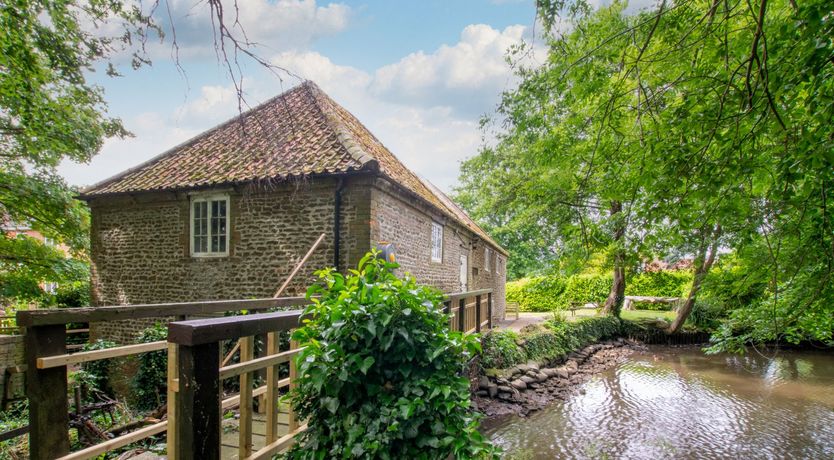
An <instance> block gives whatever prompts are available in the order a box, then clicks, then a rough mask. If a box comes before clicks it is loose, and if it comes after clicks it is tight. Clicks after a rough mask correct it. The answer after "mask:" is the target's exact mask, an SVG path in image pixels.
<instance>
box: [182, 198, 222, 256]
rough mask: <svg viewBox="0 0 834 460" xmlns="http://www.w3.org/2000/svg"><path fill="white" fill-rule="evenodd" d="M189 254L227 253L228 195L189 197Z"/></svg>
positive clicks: (209, 254) (211, 254) (213, 254)
mask: <svg viewBox="0 0 834 460" xmlns="http://www.w3.org/2000/svg"><path fill="white" fill-rule="evenodd" d="M190 227H191V255H192V256H196V257H210V256H225V255H228V254H229V196H228V195H206V196H199V195H198V196H195V197H192V199H191V225H190Z"/></svg>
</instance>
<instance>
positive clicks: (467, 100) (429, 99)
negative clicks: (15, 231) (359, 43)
mask: <svg viewBox="0 0 834 460" xmlns="http://www.w3.org/2000/svg"><path fill="white" fill-rule="evenodd" d="M259 1H260V0H259ZM296 3H299V2H296ZM305 3H309V2H305ZM525 32H526V30H525V28H524V27H522V26H512V27H508V28H506V29H504V30H497V29H493V28H491V27H489V26H485V25H472V26H468V27H466V28H465V29H464V30H463V32H462V33H461V36H460V41H459V42H457V43H455V44H452V45H444V46H441V47H440V48H438V49H437V50H434V51H432V52H429V53H426V52H416V53H412V54H410V55H408V56H406V57H404V58H403V59H401V60H400V61H398V62H396V63H393V64H391V65H387V66H384V67H382V68H379V69H377V70H375V71H373V72H366V71H364V70H361V69H357V68H355V67H352V66H349V65H342V64H337V63H335V62H333V61H332V60H331V59H330V58H328V57H327V56H324V55H322V54H320V53H317V52H314V51H305V50H292V51H283V52H279V53H277V54H276V55H275V56H274V58H273V59H272V62H273V63H275V64H278V65H281V66H284V67H286V68H288V69H290V70H292V71H293V72H295V73H297V74H299V75H300V76H302V77H304V78H308V79H310V80H313V81H315V82H316V83H317V84H318V85H319V86H320V87H321V88H322V89H323V90H324V91H325V92H326V93H328V94H329V95H330V96H331V97H333V98H334V99H335V100H336V101H337V102H339V103H340V104H342V105H344V106H345V107H346V108H347V109H348V110H350V111H351V112H352V113H354V114H355V115H356V116H357V118H359V120H361V121H362V122H363V123H364V124H365V125H366V126H367V127H368V129H370V131H371V132H373V133H374V134H375V135H376V136H377V137H378V138H379V139H380V140H381V141H382V142H383V143H384V144H385V145H386V146H387V147H388V148H389V149H390V150H391V151H392V152H394V154H395V155H397V157H398V158H400V160H402V161H403V162H404V163H405V164H406V166H408V167H410V168H411V169H413V170H414V171H415V172H417V173H418V174H420V175H422V176H424V177H426V178H428V179H429V180H431V181H432V182H434V183H435V184H436V185H438V186H439V187H440V188H442V189H444V190H450V189H451V188H452V186H453V185H454V184H455V182H456V180H457V175H458V163H459V162H460V161H461V160H463V159H465V158H467V157H469V156H472V155H474V154H475V153H477V150H478V148H479V147H480V145H481V132H480V129H479V127H478V119H479V117H480V115H482V114H483V113H485V112H488V111H491V110H493V108H494V107H495V104H496V103H497V102H498V99H499V97H500V93H501V91H502V90H504V89H508V87H509V85H512V84H514V83H513V77H512V71H511V69H510V67H509V65H508V64H507V63H506V62H505V60H504V56H505V53H506V50H507V48H509V47H510V46H512V45H515V44H517V43H518V42H519V40H520V39H521V38H522V37H523V36H524V34H525ZM274 82H275V80H274V79H270V80H269V81H266V80H252V81H245V82H244V83H245V86H246V87H247V88H248V91H249V93H248V94H249V95H251V96H252V97H249V98H248V100H247V102H249V103H250V104H252V105H254V104H255V103H257V102H258V101H259V100H264V99H266V98H267V97H271V96H273V95H275V94H276V93H278V92H280V91H281V90H283V89H286V88H281V87H280V86H279V85H276V84H275V83H274ZM236 98H237V96H236V93H235V91H234V89H233V88H232V87H231V86H222V85H221V86H217V85H206V86H203V87H201V88H200V95H199V97H197V98H196V99H194V100H193V101H189V102H187V103H184V104H182V105H181V106H179V107H178V108H176V110H174V111H172V113H171V114H170V115H164V114H161V113H155V114H143V115H140V116H139V117H136V118H134V119H128V120H127V121H128V123H127V126H128V128H129V129H131V130H133V131H134V132H135V133H136V136H137V137H136V138H135V139H130V140H124V141H108V142H107V144H106V145H105V147H104V149H103V152H102V153H101V154H100V155H99V156H97V157H96V158H95V160H94V161H93V164H92V165H90V166H85V167H78V166H74V165H64V166H62V169H63V172H64V173H65V176H67V177H68V178H69V179H70V181H71V182H73V183H84V184H89V183H92V182H95V181H98V180H100V179H102V178H104V177H107V176H110V175H112V174H114V173H117V172H119V171H120V170H123V169H125V168H127V167H129V166H132V165H135V164H137V163H140V162H142V161H145V160H147V159H148V158H151V157H153V156H154V155H157V154H158V153H160V152H162V151H164V150H166V149H167V148H170V147H171V146H173V145H175V144H177V143H179V142H182V141H184V140H186V139H187V138H189V137H190V136H192V135H196V134H197V133H199V132H201V131H203V130H205V129H208V128H210V127H211V126H213V125H216V124H217V123H219V122H221V121H223V120H224V119H226V118H228V117H230V116H233V115H235V113H236V111H237V99H236ZM93 171H97V172H98V174H99V175H100V177H96V173H94V172H93ZM104 171H107V173H106V174H104V173H103V172H104Z"/></svg>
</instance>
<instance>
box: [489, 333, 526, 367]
mask: <svg viewBox="0 0 834 460" xmlns="http://www.w3.org/2000/svg"><path fill="white" fill-rule="evenodd" d="M518 340H519V336H518V333H517V332H515V331H510V330H507V329H503V330H496V331H492V332H489V333H487V334H484V336H483V338H482V339H481V346H482V347H483V351H482V353H481V367H483V368H484V369H505V368H507V367H510V366H515V365H516V364H521V363H524V362H526V361H527V353H526V352H525V351H524V349H523V348H521V346H520V345H519V344H518Z"/></svg>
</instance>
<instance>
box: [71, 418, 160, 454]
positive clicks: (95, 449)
mask: <svg viewBox="0 0 834 460" xmlns="http://www.w3.org/2000/svg"><path fill="white" fill-rule="evenodd" d="M167 428H168V421H163V422H159V423H154V424H153V425H149V426H146V427H144V428H142V429H139V430H136V431H132V432H130V433H128V434H126V435H124V436H119V437H118V438H113V439H110V440H109V441H105V442H102V443H99V444H96V445H94V446H90V447H88V448H86V449H83V450H79V451H76V452H73V453H71V454H69V455H65V456H63V457H60V458H59V459H58V460H85V459H88V458H95V457H97V456H99V455H101V454H104V453H107V452H110V451H113V450H116V449H118V448H120V447H124V446H126V445H128V444H133V443H134V442H137V441H141V440H143V439H147V438H149V437H151V436H154V435H157V434H159V433H162V432H163V431H165V430H166V429H167ZM169 447H170V445H169ZM168 458H169V459H170V458H171V457H170V456H169V457H168Z"/></svg>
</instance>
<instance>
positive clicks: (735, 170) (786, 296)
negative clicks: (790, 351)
mask: <svg viewBox="0 0 834 460" xmlns="http://www.w3.org/2000/svg"><path fill="white" fill-rule="evenodd" d="M539 7H540V13H541V17H542V19H543V22H544V23H545V24H546V25H547V26H548V27H552V26H553V25H555V24H557V23H559V21H560V20H564V19H567V20H568V22H569V23H570V24H571V26H572V28H571V30H570V31H569V32H567V33H564V34H559V33H555V32H554V33H553V34H551V35H549V36H548V40H547V42H548V60H547V62H546V63H545V64H544V65H542V66H541V67H540V68H536V69H532V70H528V71H525V72H524V73H522V74H521V79H522V83H521V85H520V86H519V88H518V89H517V90H514V91H511V92H508V93H507V94H505V96H504V100H503V103H502V105H501V108H500V110H499V114H500V115H501V116H503V117H504V120H505V125H504V126H505V127H506V129H505V131H503V132H502V133H500V135H499V142H498V145H497V146H495V147H493V148H490V149H488V150H485V151H484V152H483V153H482V154H481V155H479V157H478V158H476V159H474V160H471V161H470V162H469V164H468V165H469V166H473V165H474V166H478V165H487V167H473V168H470V169H469V170H467V169H464V171H465V172H467V173H476V174H477V175H480V176H485V177H487V178H488V179H477V180H472V179H471V178H469V177H463V182H464V190H465V189H467V188H469V187H472V186H478V185H479V183H483V182H484V181H490V182H491V183H494V184H498V185H499V188H497V189H494V190H492V193H495V194H501V193H503V192H504V191H505V190H503V189H501V188H500V187H501V184H504V183H508V180H506V179H503V178H504V177H514V176H521V175H526V176H527V177H532V178H541V177H548V176H561V177H569V178H583V177H585V175H586V174H587V171H588V170H589V169H590V168H591V167H593V168H595V169H597V171H599V170H601V169H604V168H605V165H606V164H613V165H616V166H617V167H616V168H613V169H612V171H616V172H617V173H618V174H617V177H621V178H622V180H621V181H616V177H615V176H613V175H612V176H605V175H602V177H605V178H606V179H608V180H607V181H606V182H604V183H603V184H600V186H601V187H604V186H611V187H614V188H615V189H616V188H620V191H621V192H625V193H619V194H612V193H611V192H610V191H609V190H605V191H604V192H603V193H606V194H607V196H608V197H609V200H612V201H613V199H614V198H615V197H617V196H619V197H620V199H619V201H620V203H622V206H623V211H620V212H621V213H622V215H623V216H625V222H626V225H625V226H624V227H617V226H616V225H615V226H614V227H613V228H614V233H613V235H615V237H614V238H613V239H614V240H616V235H617V230H618V229H619V228H624V229H625V238H624V240H625V241H626V242H629V241H630V238H629V235H630V234H631V235H633V238H634V239H633V241H634V243H631V244H626V245H624V246H621V247H624V249H626V250H627V251H628V252H626V255H628V254H629V253H630V254H633V255H639V254H640V253H641V252H646V253H655V254H664V253H671V252H677V253H680V252H684V253H688V254H692V255H693V256H694V258H695V260H696V263H695V264H694V267H693V270H694V272H695V273H694V274H695V280H696V282H695V283H693V288H692V291H691V292H690V295H689V299H688V300H687V305H688V306H689V308H691V306H692V305H693V304H694V302H695V300H696V297H697V294H698V289H699V287H700V281H701V280H703V279H704V278H706V277H707V276H708V273H709V269H710V266H711V265H712V262H713V261H714V260H715V255H716V253H717V252H718V251H719V249H722V248H723V249H730V250H734V251H736V253H737V254H739V255H742V256H744V257H749V258H752V259H755V260H756V263H752V264H748V266H751V267H757V268H756V269H758V270H764V271H766V272H767V276H768V278H769V280H770V284H769V287H768V290H767V295H766V296H765V297H763V298H761V299H758V300H756V301H754V302H753V303H752V304H751V305H748V306H746V307H744V308H739V309H737V310H736V311H734V312H733V313H732V314H731V315H730V319H729V321H728V322H727V323H726V324H725V328H724V329H723V330H722V334H721V335H720V337H721V341H720V345H721V346H722V347H725V348H735V347H737V346H738V345H739V344H741V343H744V342H748V341H771V340H789V341H800V340H822V341H831V340H832V330H834V319H832V318H834V314H832V313H834V309H833V308H834V307H832V305H834V303H832V301H834V290H832V288H831V287H830V286H831V282H830V281H831V267H832V262H834V238H833V237H832V231H831V224H832V220H831V217H830V212H829V211H828V210H827V202H828V198H827V194H828V190H830V189H831V185H833V184H832V181H834V176H832V175H831V174H820V171H831V167H832V163H834V154H832V152H834V150H833V149H832V147H834V145H832V144H834V123H832V115H834V104H832V101H834V81H832V73H833V72H832V68H833V67H834V45H832V41H831V38H830V37H831V36H832V22H834V20H832V18H834V16H832V8H831V7H830V4H828V3H827V2H824V1H822V0H818V1H812V2H807V3H801V4H798V3H795V2H790V1H787V0H786V1H773V0H760V1H759V2H754V3H752V4H751V3H747V2H741V1H730V2H718V1H700V0H690V1H682V2H674V3H672V2H661V3H659V4H658V5H656V7H654V8H652V9H650V10H646V11H643V12H640V13H638V14H631V15H628V14H625V9H624V5H623V4H620V3H614V4H612V5H611V6H609V7H606V8H602V9H599V10H597V11H593V12H592V11H591V10H590V9H589V8H587V7H583V6H582V5H581V4H578V3H572V4H566V3H565V2H557V1H549V0H541V1H540V2H539ZM565 12H567V13H565ZM594 69H595V70H594ZM600 69H603V70H602V71H601V70H600ZM589 72H590V73H589ZM592 82H596V85H594V84H592ZM571 116H576V117H577V118H579V119H580V120H582V121H584V122H585V124H584V125H580V126H582V127H583V128H584V131H581V135H579V136H566V135H565V134H564V132H565V126H570V125H567V124H566V123H565V120H567V119H569V118H570V117H571ZM603 120H605V121H604V122H603ZM614 120H616V122H613V121H614ZM577 125H578V124H577ZM606 139H614V140H615V141H616V144H615V145H616V146H617V148H607V149H602V150H600V151H601V152H604V153H605V155H606V156H605V157H602V158H598V157H595V156H594V157H582V156H578V152H581V151H583V150H587V145H588V144H591V143H593V145H596V144H597V140H599V145H601V146H605V140H606ZM542 146H545V147H544V148H542ZM495 152H503V153H504V154H505V155H506V157H507V158H505V159H502V162H501V164H500V167H496V166H495V165H496V162H492V163H491V165H490V164H489V163H488V162H484V161H482V160H481V158H482V157H487V158H489V157H491V156H493V155H495ZM591 158H593V159H594V161H593V162H591V161H590V159H591ZM566 159H569V160H571V161H565V160H566ZM491 177H497V178H491ZM538 182H539V185H540V186H541V188H538V189H536V190H535V193H529V192H528V191H527V190H521V191H515V190H514V191H513V193H515V194H516V196H517V199H516V201H515V202H516V203H524V204H525V206H529V204H527V203H531V202H532V203H543V202H544V201H545V200H546V199H547V197H557V196H563V195H565V194H566V193H567V194H571V193H573V192H575V190H576V189H575V188H572V187H570V186H569V184H570V182H561V183H552V184H542V183H541V181H538ZM574 196H575V195H574ZM599 196H600V197H601V196H604V195H599ZM563 201H564V200H563ZM567 201H568V203H567V204H564V203H556V202H554V203H553V205H552V210H550V211H549V213H548V214H549V215H551V216H553V215H556V216H558V215H560V214H563V213H566V212H569V210H570V209H575V206H576V204H577V203H576V202H575V201H570V200H567ZM596 202H597V203H602V202H601V201H599V198H597V201H596ZM540 209H544V207H541V208H540ZM609 209H613V208H609ZM611 214H615V213H611ZM568 228H569V229H570V227H568ZM559 233H560V235H561V238H562V241H558V242H557V243H558V244H561V245H563V246H569V244H568V243H567V239H568V238H571V234H570V233H569V231H565V230H560V231H559ZM510 250H512V246H510ZM614 254H615V255H616V254H617V253H616V252H615V253H614ZM620 254H622V253H620ZM615 260H616V259H615ZM616 265H617V264H616V263H615V267H616ZM615 274H616V271H615ZM612 291H613V290H612ZM687 310H688V308H684V311H683V312H682V314H681V315H680V319H679V321H678V322H677V323H676V324H675V325H673V329H677V328H678V327H680V325H681V324H682V322H683V321H684V320H685V319H686V313H687Z"/></svg>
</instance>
